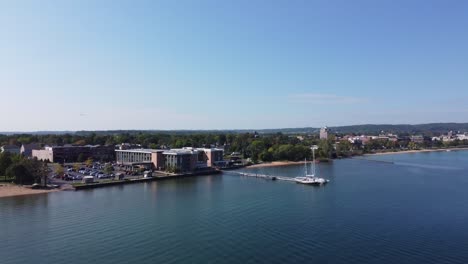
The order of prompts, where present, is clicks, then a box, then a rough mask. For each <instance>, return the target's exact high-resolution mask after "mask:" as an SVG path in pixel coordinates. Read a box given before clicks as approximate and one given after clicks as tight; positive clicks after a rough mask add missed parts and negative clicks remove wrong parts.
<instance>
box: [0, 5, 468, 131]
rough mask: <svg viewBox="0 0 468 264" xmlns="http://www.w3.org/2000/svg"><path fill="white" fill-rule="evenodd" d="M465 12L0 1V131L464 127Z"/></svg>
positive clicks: (467, 109) (467, 112) (467, 79)
mask: <svg viewBox="0 0 468 264" xmlns="http://www.w3.org/2000/svg"><path fill="white" fill-rule="evenodd" d="M467 13H468V2H466V1H451V2H446V1H435V0H433V1H419V0H417V1H411V2H408V1H370V0H359V1H352V2H351V1H273V2H272V1H263V0H256V1H245V0H241V1H232V2H229V1H203V0H202V1H184V0H182V1H86V0H85V1H32V0H30V1H28V0H25V1H4V2H2V3H0V36H1V38H2V40H3V41H1V42H0V58H2V59H1V60H0V91H1V92H2V99H3V100H2V102H1V103H0V112H1V114H0V131H4V132H8V131H18V132H21V131H28V132H29V131H63V130H70V131H79V130H118V129H122V130H129V129H132V130H151V129H155V130H159V129H160V130H177V129H189V130H197V129H203V130H209V129H219V130H223V129H269V128H297V127H322V126H342V125H357V124H422V123H436V122H468V118H467V116H468V106H467V104H466V102H467V100H468V75H467V74H466V73H467V72H468V48H467V47H468V34H466V28H468V17H467V16H466V14H467Z"/></svg>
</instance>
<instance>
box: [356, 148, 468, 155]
mask: <svg viewBox="0 0 468 264" xmlns="http://www.w3.org/2000/svg"><path fill="white" fill-rule="evenodd" d="M458 150H468V148H444V149H419V150H402V151H396V152H379V153H368V154H364V155H363V156H374V155H377V156H379V155H393V154H407V153H421V152H440V151H458Z"/></svg>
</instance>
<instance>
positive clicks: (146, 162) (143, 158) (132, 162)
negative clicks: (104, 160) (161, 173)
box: [115, 149, 165, 170]
mask: <svg viewBox="0 0 468 264" xmlns="http://www.w3.org/2000/svg"><path fill="white" fill-rule="evenodd" d="M163 152H164V150H160V149H127V150H116V151H115V156H116V161H117V164H119V165H123V166H125V167H127V169H133V168H134V166H144V167H145V168H146V169H156V170H163V169H164V168H165V163H164V156H163V154H162V153H163Z"/></svg>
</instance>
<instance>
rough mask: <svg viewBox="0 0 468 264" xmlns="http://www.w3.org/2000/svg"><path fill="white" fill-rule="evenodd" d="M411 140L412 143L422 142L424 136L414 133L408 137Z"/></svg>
mask: <svg viewBox="0 0 468 264" xmlns="http://www.w3.org/2000/svg"><path fill="white" fill-rule="evenodd" d="M410 140H411V142H414V143H423V142H424V137H423V136H421V135H414V136H411V137H410Z"/></svg>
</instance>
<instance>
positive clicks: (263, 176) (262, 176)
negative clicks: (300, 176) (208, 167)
mask: <svg viewBox="0 0 468 264" xmlns="http://www.w3.org/2000/svg"><path fill="white" fill-rule="evenodd" d="M224 173H226V174H237V175H239V176H244V177H252V178H261V179H265V180H272V181H274V180H279V181H290V182H295V180H294V178H291V177H284V176H275V175H266V174H258V173H246V172H239V171H229V172H224Z"/></svg>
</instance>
